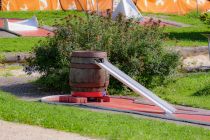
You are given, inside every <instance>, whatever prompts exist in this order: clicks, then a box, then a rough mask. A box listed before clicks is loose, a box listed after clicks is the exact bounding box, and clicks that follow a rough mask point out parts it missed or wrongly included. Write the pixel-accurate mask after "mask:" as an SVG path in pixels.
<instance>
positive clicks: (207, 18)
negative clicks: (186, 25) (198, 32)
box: [200, 13, 210, 25]
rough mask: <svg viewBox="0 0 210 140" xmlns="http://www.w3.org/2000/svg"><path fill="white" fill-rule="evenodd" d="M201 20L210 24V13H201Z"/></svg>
mask: <svg viewBox="0 0 210 140" xmlns="http://www.w3.org/2000/svg"><path fill="white" fill-rule="evenodd" d="M200 20H201V21H203V22H204V23H205V24H208V25H210V14H209V13H203V14H201V15H200Z"/></svg>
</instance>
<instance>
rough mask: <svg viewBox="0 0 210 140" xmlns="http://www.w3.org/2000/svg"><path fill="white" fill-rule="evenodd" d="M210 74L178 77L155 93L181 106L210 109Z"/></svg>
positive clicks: (155, 90)
mask: <svg viewBox="0 0 210 140" xmlns="http://www.w3.org/2000/svg"><path fill="white" fill-rule="evenodd" d="M209 83H210V72H208V73H205V72H203V73H194V74H184V75H182V76H177V77H175V78H173V79H170V80H168V81H167V84H166V85H164V86H160V87H157V88H155V89H154V90H153V91H154V92H155V93H157V94H158V95H159V96H160V97H162V98H163V99H166V100H168V101H170V102H171V103H175V104H179V105H187V106H193V107H199V108H206V109H210V85H209Z"/></svg>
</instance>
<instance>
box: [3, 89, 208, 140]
mask: <svg viewBox="0 0 210 140" xmlns="http://www.w3.org/2000/svg"><path fill="white" fill-rule="evenodd" d="M0 119H2V120H6V121H12V122H17V123H25V124H30V125H37V126H41V127H45V128H51V129H57V130H62V131H66V132H73V133H79V134H81V135H84V136H90V137H98V138H99V139H100V138H101V139H110V140H117V139H120V140H128V139H130V140H139V139H143V140H144V139H146V140H154V139H155V140H168V139H174V140H180V139H183V140H192V139H198V140H199V139H200V140H208V139H209V138H210V131H209V130H207V129H204V128H201V127H193V126H189V125H181V124H179V125H177V124H174V123H168V122H167V121H166V122H163V121H158V120H154V119H148V118H147V119H144V118H141V117H133V116H128V115H123V114H117V113H110V112H99V111H88V110H85V109H79V108H76V107H70V106H68V107H67V106H58V105H48V104H42V103H38V102H26V101H22V100H19V99H17V98H15V97H13V96H11V95H9V94H8V93H4V92H1V91H0Z"/></svg>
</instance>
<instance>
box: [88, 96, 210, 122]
mask: <svg viewBox="0 0 210 140" xmlns="http://www.w3.org/2000/svg"><path fill="white" fill-rule="evenodd" d="M87 104H89V105H94V106H98V107H106V108H112V109H120V110H130V111H137V112H144V113H151V114H159V115H164V111H163V110H162V109H161V108H159V107H157V106H154V105H147V104H141V103H134V100H132V99H122V98H111V99H110V102H99V103H98V102H90V103H87ZM177 112H178V113H174V117H176V118H177V119H184V120H191V121H201V122H207V123H210V114H209V115H206V114H204V112H199V111H192V110H189V111H184V112H183V113H181V112H180V110H177Z"/></svg>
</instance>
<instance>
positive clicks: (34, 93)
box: [0, 83, 59, 99]
mask: <svg viewBox="0 0 210 140" xmlns="http://www.w3.org/2000/svg"><path fill="white" fill-rule="evenodd" d="M0 90H2V91H5V92H9V93H11V94H13V95H15V96H18V97H20V98H28V99H30V98H41V97H43V96H49V95H57V94H59V93H58V92H45V91H43V90H42V89H40V87H38V86H37V85H35V84H33V83H23V84H22V83H21V84H11V85H3V86H0Z"/></svg>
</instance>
